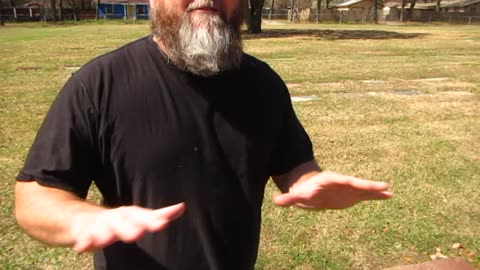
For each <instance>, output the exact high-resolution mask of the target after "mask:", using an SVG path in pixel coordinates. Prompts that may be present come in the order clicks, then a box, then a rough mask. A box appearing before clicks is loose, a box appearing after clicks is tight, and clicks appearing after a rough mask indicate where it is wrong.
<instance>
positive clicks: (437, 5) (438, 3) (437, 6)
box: [435, 0, 441, 12]
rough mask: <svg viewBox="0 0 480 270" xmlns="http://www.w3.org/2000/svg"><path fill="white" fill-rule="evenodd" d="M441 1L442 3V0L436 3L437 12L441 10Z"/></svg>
mask: <svg viewBox="0 0 480 270" xmlns="http://www.w3.org/2000/svg"><path fill="white" fill-rule="evenodd" d="M440 3H441V0H437V4H436V5H435V11H437V12H439V11H440Z"/></svg>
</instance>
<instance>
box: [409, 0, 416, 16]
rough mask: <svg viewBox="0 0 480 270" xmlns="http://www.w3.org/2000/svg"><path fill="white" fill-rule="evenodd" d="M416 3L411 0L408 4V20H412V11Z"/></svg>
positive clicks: (414, 0)
mask: <svg viewBox="0 0 480 270" xmlns="http://www.w3.org/2000/svg"><path fill="white" fill-rule="evenodd" d="M416 3H417V0H412V3H410V8H409V9H408V20H409V21H410V20H412V19H413V11H414V8H415V4H416Z"/></svg>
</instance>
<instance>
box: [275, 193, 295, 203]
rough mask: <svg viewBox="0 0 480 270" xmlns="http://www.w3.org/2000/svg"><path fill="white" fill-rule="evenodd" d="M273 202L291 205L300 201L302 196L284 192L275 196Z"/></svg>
mask: <svg viewBox="0 0 480 270" xmlns="http://www.w3.org/2000/svg"><path fill="white" fill-rule="evenodd" d="M273 202H274V203H275V204H276V205H278V206H291V205H294V204H297V203H300V198H299V197H298V196H296V195H293V194H291V193H284V194H281V195H277V196H274V197H273Z"/></svg>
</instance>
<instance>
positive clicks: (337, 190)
mask: <svg viewBox="0 0 480 270" xmlns="http://www.w3.org/2000/svg"><path fill="white" fill-rule="evenodd" d="M387 189H388V184H387V183H384V182H375V181H369V180H364V179H360V178H355V177H352V176H346V175H340V174H336V173H333V172H322V173H319V174H316V175H315V176H313V177H310V178H309V179H307V180H304V181H301V182H299V183H295V184H294V185H293V186H292V187H290V189H289V191H288V193H284V194H281V195H277V196H275V197H274V198H273V199H274V202H275V204H277V205H279V206H290V205H295V206H298V207H301V208H306V209H342V208H347V207H350V206H353V205H354V204H356V203H358V202H361V201H365V200H384V199H388V198H390V197H392V195H393V194H392V193H391V192H388V191H387Z"/></svg>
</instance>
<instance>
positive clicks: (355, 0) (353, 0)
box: [335, 0, 480, 8]
mask: <svg viewBox="0 0 480 270" xmlns="http://www.w3.org/2000/svg"><path fill="white" fill-rule="evenodd" d="M364 1H372V0H348V1H346V2H343V3H340V4H336V5H335V7H337V8H341V7H350V6H353V5H355V4H358V3H361V2H364ZM478 1H480V0H478ZM377 4H378V6H384V4H383V3H380V1H379V2H378V3H377Z"/></svg>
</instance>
